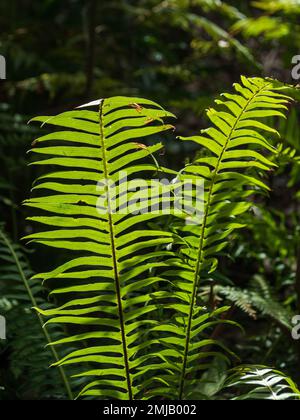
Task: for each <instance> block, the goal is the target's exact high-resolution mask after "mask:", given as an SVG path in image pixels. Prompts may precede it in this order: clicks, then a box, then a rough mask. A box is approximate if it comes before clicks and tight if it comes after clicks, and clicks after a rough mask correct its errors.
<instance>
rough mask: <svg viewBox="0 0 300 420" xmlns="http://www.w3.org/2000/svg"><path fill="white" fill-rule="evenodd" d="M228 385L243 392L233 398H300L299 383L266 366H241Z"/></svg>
mask: <svg viewBox="0 0 300 420" xmlns="http://www.w3.org/2000/svg"><path fill="white" fill-rule="evenodd" d="M226 386H227V387H229V388H237V390H238V393H239V394H241V395H239V396H237V397H233V398H232V399H233V400H275V401H276V400H277V401H280V400H299V399H300V391H299V389H298V387H297V385H296V384H295V383H294V382H293V381H292V379H290V378H289V377H287V376H286V375H284V374H283V373H282V372H279V371H277V370H274V369H271V368H268V367H265V366H239V367H238V368H236V369H234V370H233V373H232V375H231V376H230V377H229V378H228V379H227V382H226Z"/></svg>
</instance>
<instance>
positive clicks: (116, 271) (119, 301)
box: [99, 101, 133, 400]
mask: <svg viewBox="0 0 300 420" xmlns="http://www.w3.org/2000/svg"><path fill="white" fill-rule="evenodd" d="M103 105H104V101H102V102H101V105H100V118H99V121H100V139H101V146H102V147H101V149H102V153H103V169H104V178H105V179H106V180H108V177H109V170H108V165H107V157H106V144H105V141H104V129H103ZM106 194H107V203H108V209H107V210H108V223H109V234H110V240H111V249H112V257H113V268H114V278H115V286H116V294H117V304H118V314H119V320H120V330H121V337H122V347H123V357H124V364H125V374H126V382H127V390H128V399H129V400H133V392H132V385H131V377H130V369H129V357H128V351H127V340H126V332H125V321H124V315H123V305H122V296H121V284H120V274H119V268H118V259H117V255H116V245H115V232H114V222H113V219H112V214H111V208H112V206H111V197H110V191H109V186H107V187H106Z"/></svg>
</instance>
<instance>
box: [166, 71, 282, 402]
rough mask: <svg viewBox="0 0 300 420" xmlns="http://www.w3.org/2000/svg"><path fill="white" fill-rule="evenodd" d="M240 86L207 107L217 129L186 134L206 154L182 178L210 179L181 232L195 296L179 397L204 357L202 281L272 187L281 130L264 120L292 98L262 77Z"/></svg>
mask: <svg viewBox="0 0 300 420" xmlns="http://www.w3.org/2000/svg"><path fill="white" fill-rule="evenodd" d="M234 88H235V93H234V94H224V95H223V100H216V103H217V105H218V108H217V109H209V110H208V111H207V116H208V118H209V119H210V121H211V123H212V124H213V125H212V127H210V128H208V129H207V130H203V131H202V133H201V135H200V136H196V137H190V138H181V140H184V141H193V142H194V143H196V144H197V145H198V146H200V147H203V148H204V149H205V150H206V156H204V157H203V156H200V157H198V158H197V159H196V160H195V161H194V162H193V163H192V164H190V165H188V166H186V168H185V170H184V172H183V173H182V176H181V179H195V178H196V179H197V178H199V179H204V195H203V202H204V215H203V219H202V221H201V222H199V223H197V224H195V225H188V224H187V225H185V226H183V227H181V228H179V230H178V233H179V234H180V235H181V237H182V238H183V242H184V243H185V244H186V245H185V246H182V248H181V255H182V256H183V260H184V264H182V274H181V276H180V279H178V276H177V279H176V280H175V281H174V283H175V284H176V286H177V287H178V288H179V289H180V290H181V291H184V292H185V293H187V294H188V296H189V305H188V306H187V307H186V308H185V310H184V311H183V312H184V314H185V319H184V322H183V325H182V327H183V331H184V339H183V350H182V343H181V351H182V355H183V357H182V363H181V364H180V366H178V371H180V377H181V379H180V384H179V386H178V398H179V399H182V398H185V397H186V396H187V393H188V389H189V386H188V384H189V383H191V376H193V372H195V371H196V369H195V365H196V364H197V362H198V361H199V358H198V359H197V357H196V356H195V353H194V348H195V347H196V346H197V342H198V341H199V335H198V334H197V333H198V331H201V328H200V326H201V321H202V316H203V313H201V311H200V309H199V305H200V306H201V300H200V297H198V291H199V285H200V280H201V279H202V280H203V279H205V278H207V277H208V274H209V273H211V272H212V271H214V270H215V268H216V266H217V256H218V254H220V253H221V251H223V250H224V249H225V248H226V246H227V243H228V238H229V237H230V235H231V233H232V232H233V231H235V230H236V229H239V228H242V227H244V225H243V223H241V222H240V218H239V216H240V215H241V214H243V213H245V212H247V211H249V210H250V208H251V201H250V200H249V197H250V196H251V195H253V193H256V192H259V191H268V190H269V188H268V187H267V185H266V184H265V183H264V182H263V181H262V180H261V177H260V174H261V173H263V172H265V171H270V170H271V169H272V168H273V167H275V166H276V165H274V163H273V162H272V161H271V160H270V159H268V157H267V156H266V152H268V153H271V154H272V153H274V152H275V151H276V149H275V148H274V147H273V146H272V145H271V143H270V142H269V141H268V137H267V136H268V134H277V135H278V132H277V131H276V130H275V129H274V128H272V127H270V126H269V125H266V124H265V123H264V122H263V121H264V120H263V119H264V118H266V117H274V116H279V117H283V116H284V112H285V111H286V109H287V104H288V103H289V100H290V98H289V97H288V96H286V95H283V94H282V93H281V92H280V88H279V87H277V86H276V87H275V86H274V85H273V84H272V82H271V81H266V80H263V79H259V78H249V79H248V78H245V77H242V80H241V84H238V83H237V84H235V85H234ZM261 120H262V121H261ZM179 264H180V263H178V265H179ZM193 368H194V370H193Z"/></svg>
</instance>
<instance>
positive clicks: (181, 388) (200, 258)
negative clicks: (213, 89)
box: [179, 86, 267, 400]
mask: <svg viewBox="0 0 300 420" xmlns="http://www.w3.org/2000/svg"><path fill="white" fill-rule="evenodd" d="M266 87H267V86H264V87H263V88H261V89H259V90H258V91H257V92H256V93H255V94H253V96H251V98H249V99H248V101H247V103H246V104H245V106H244V107H243V108H242V109H241V113H240V115H239V116H238V117H237V118H236V120H235V123H234V125H233V127H232V128H231V131H230V133H229V134H228V137H227V139H226V143H225V144H224V147H223V149H222V152H221V153H220V156H219V158H218V161H217V164H216V167H215V169H214V171H213V174H212V179H211V183H210V187H209V191H208V196H207V204H206V209H205V212H204V218H203V223H202V228H201V233H200V243H199V248H198V257H197V264H196V267H195V276H194V281H193V292H192V298H191V305H190V311H189V318H188V323H187V335H186V341H185V350H184V356H183V367H182V373H181V379H180V386H179V400H182V398H183V393H184V386H185V377H186V368H187V362H188V354H189V347H190V339H191V329H192V321H193V313H194V308H195V306H196V297H197V289H198V286H199V283H200V272H201V266H202V263H203V246H204V238H205V230H206V227H207V226H206V225H207V219H208V216H209V212H210V207H211V200H212V195H213V188H214V185H215V182H216V177H217V175H218V173H219V168H220V165H221V163H222V159H223V156H224V154H225V152H226V150H227V147H228V144H229V142H230V140H231V139H232V136H233V134H234V132H235V129H236V127H237V125H238V123H239V121H240V119H241V117H242V116H243V114H244V112H246V110H247V108H248V106H249V105H250V104H251V102H252V101H253V100H254V99H255V97H256V96H257V95H258V94H259V93H260V92H261V91H262V90H263V89H265V88H266Z"/></svg>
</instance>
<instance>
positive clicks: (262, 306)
mask: <svg viewBox="0 0 300 420" xmlns="http://www.w3.org/2000/svg"><path fill="white" fill-rule="evenodd" d="M214 291H215V293H216V294H219V295H220V296H222V297H223V298H225V299H226V301H228V302H231V303H233V304H234V305H235V306H236V307H237V308H240V309H241V310H242V311H243V312H245V313H246V314H248V315H249V316H250V317H251V318H253V319H257V318H258V316H259V315H260V316H266V317H269V318H271V319H272V320H274V321H275V322H276V323H277V324H278V325H280V326H282V327H284V328H286V329H287V330H291V328H292V324H291V319H292V314H291V313H290V312H289V311H288V309H287V308H286V307H285V306H283V304H281V303H280V302H278V301H277V300H276V298H275V297H274V296H273V293H272V291H271V290H270V287H269V285H268V284H267V283H266V281H265V280H264V279H263V278H261V277H255V278H254V279H253V280H252V281H251V284H250V288H248V289H241V288H238V287H231V286H216V287H215V289H214Z"/></svg>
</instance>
